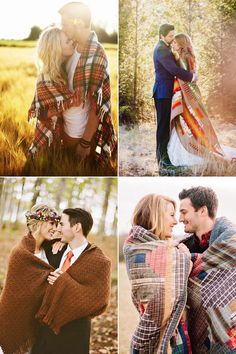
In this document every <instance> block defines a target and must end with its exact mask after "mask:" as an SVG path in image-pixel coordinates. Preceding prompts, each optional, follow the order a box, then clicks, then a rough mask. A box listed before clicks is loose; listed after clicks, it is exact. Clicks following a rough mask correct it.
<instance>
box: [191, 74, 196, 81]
mask: <svg viewBox="0 0 236 354" xmlns="http://www.w3.org/2000/svg"><path fill="white" fill-rule="evenodd" d="M197 80H198V75H197V73H196V72H194V73H193V79H192V81H191V82H197Z"/></svg>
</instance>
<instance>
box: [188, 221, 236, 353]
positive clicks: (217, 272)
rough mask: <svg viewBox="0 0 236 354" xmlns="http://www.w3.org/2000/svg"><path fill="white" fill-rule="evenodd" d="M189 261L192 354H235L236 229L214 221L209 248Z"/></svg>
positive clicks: (227, 224) (194, 255) (189, 317)
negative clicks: (190, 267)
mask: <svg viewBox="0 0 236 354" xmlns="http://www.w3.org/2000/svg"><path fill="white" fill-rule="evenodd" d="M192 260H193V262H194V265H193V270H192V273H191V274H190V280H189V285H188V303H189V306H190V311H189V316H188V330H189V335H190V340H191V344H192V349H193V353H195V354H198V353H213V354H223V353H235V352H236V226H234V225H233V224H232V223H230V221H228V220H227V219H226V218H219V219H217V220H216V223H215V226H214V228H213V230H212V233H211V238H210V243H209V248H208V249H207V250H206V251H205V252H204V253H203V254H193V255H192Z"/></svg>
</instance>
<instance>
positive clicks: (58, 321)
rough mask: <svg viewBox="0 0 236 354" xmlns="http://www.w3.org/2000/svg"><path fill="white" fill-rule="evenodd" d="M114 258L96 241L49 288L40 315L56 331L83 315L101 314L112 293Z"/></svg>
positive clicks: (40, 318) (41, 320) (41, 319)
mask: <svg viewBox="0 0 236 354" xmlns="http://www.w3.org/2000/svg"><path fill="white" fill-rule="evenodd" d="M110 271H111V262H110V260H109V259H108V258H107V257H106V256H105V255H104V254H103V252H102V251H101V250H100V249H99V248H98V247H97V246H95V245H91V246H90V248H89V249H87V250H86V251H84V252H83V253H82V254H81V256H80V257H79V258H78V259H77V260H76V261H75V263H74V264H73V265H72V266H71V267H70V268H69V269H68V270H67V271H66V272H65V273H64V274H62V275H61V276H60V277H59V278H58V279H57V280H56V281H55V283H54V284H53V286H50V287H49V288H47V290H46V293H45V296H44V299H43V303H42V306H41V307H40V309H39V311H38V313H37V315H36V318H37V319H38V320H39V321H40V322H42V323H44V324H46V325H48V326H49V327H50V328H51V329H52V330H53V331H54V332H55V333H56V334H58V333H59V332H60V329H61V327H62V326H63V325H65V324H66V323H68V322H71V321H73V320H75V319H77V318H80V317H94V316H97V315H100V314H101V313H102V312H103V311H104V310H105V309H106V307H107V305H108V302H109V297H110V283H111V277H110Z"/></svg>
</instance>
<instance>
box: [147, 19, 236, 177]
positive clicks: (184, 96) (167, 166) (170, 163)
mask: <svg viewBox="0 0 236 354" xmlns="http://www.w3.org/2000/svg"><path fill="white" fill-rule="evenodd" d="M159 38H160V40H159V42H158V43H157V45H156V47H155V49H154V56H153V59H154V67H155V83H154V86H153V98H154V102H155V107H156V111H157V131H156V144H157V145H156V157H157V161H158V164H159V169H160V173H162V172H164V174H165V173H167V174H168V171H175V170H177V166H180V169H183V170H184V168H185V167H187V166H193V165H201V164H203V163H204V161H209V160H211V157H214V158H215V159H216V160H220V161H232V162H235V160H236V148H235V149H233V148H229V147H227V146H222V145H220V143H219V141H218V139H217V135H216V133H215V131H214V128H213V127H212V124H211V122H210V120H209V117H208V114H207V111H206V108H205V106H204V104H203V102H202V98H201V93H200V90H199V88H198V86H197V84H196V81H197V79H198V73H197V62H196V56H195V53H194V48H193V44H192V41H191V38H190V37H189V36H188V35H187V34H185V33H179V34H177V35H175V28H174V26H173V25H171V24H163V25H161V26H160V28H159Z"/></svg>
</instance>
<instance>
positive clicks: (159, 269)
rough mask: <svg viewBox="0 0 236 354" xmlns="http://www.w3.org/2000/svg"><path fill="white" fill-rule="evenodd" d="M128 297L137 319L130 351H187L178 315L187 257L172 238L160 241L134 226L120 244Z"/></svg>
mask: <svg viewBox="0 0 236 354" xmlns="http://www.w3.org/2000/svg"><path fill="white" fill-rule="evenodd" d="M124 255H125V259H126V266H127V272H128V276H129V279H130V281H131V286H132V300H133V303H134V305H135V307H136V308H137V310H138V312H139V314H140V321H139V324H138V326H137V328H136V330H135V333H134V334H133V337H132V342H131V353H132V354H134V353H135V354H154V353H191V346H190V341H189V338H188V333H187V330H186V326H185V323H184V321H183V319H181V318H182V315H183V311H184V308H185V304H186V301H187V281H188V276H189V272H190V270H191V261H190V259H189V258H188V257H187V256H186V255H185V254H183V253H181V252H180V251H179V250H178V249H177V248H176V247H174V245H173V242H172V240H168V241H161V240H159V239H157V237H156V236H155V235H154V234H152V233H151V232H149V231H147V230H145V229H144V228H143V227H141V226H134V227H133V228H132V229H131V231H130V234H129V237H128V239H127V240H126V242H125V244H124Z"/></svg>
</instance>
